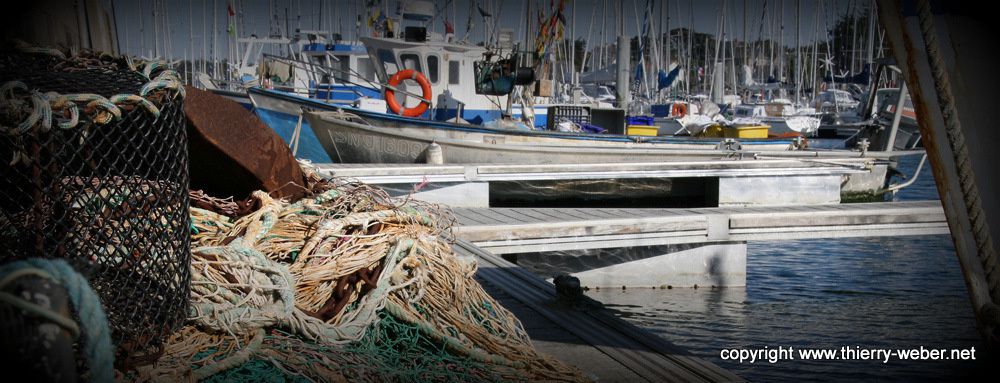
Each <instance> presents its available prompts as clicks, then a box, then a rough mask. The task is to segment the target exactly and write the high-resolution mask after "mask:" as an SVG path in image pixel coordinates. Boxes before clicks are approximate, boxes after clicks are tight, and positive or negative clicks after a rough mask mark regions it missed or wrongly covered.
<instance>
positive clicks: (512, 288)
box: [453, 240, 744, 383]
mask: <svg viewBox="0 0 1000 383" xmlns="http://www.w3.org/2000/svg"><path fill="white" fill-rule="evenodd" d="M453 248H454V250H455V252H456V253H457V254H458V255H460V256H472V257H475V259H476V260H477V261H478V262H479V271H478V272H477V273H476V279H477V280H478V281H479V282H480V283H481V284H482V285H483V286H484V287H485V288H486V290H487V292H489V293H490V295H491V296H493V297H494V298H495V299H497V300H498V301H500V303H501V304H503V306H504V307H506V308H508V309H509V310H511V312H513V313H514V315H516V316H517V317H518V318H519V319H520V320H521V323H522V324H523V325H524V328H525V330H526V331H527V332H528V335H530V336H531V339H532V343H533V344H534V345H535V347H536V348H538V349H539V351H541V352H543V353H546V354H548V355H551V356H553V357H555V358H556V359H559V360H561V361H563V362H565V363H568V364H570V365H573V366H576V367H577V368H579V369H581V370H582V371H583V372H584V373H585V374H586V375H587V376H589V377H591V378H592V379H594V380H596V381H599V382H630V383H633V382H742V381H744V380H743V379H742V378H740V377H739V376H736V375H735V374H733V373H732V372H729V371H726V370H724V369H722V368H720V367H718V366H716V365H715V364H712V363H710V362H708V361H705V360H702V359H699V358H696V357H693V356H691V354H690V353H689V352H687V351H684V350H682V349H681V348H679V347H677V346H675V345H673V344H671V343H669V342H667V341H666V340H664V339H662V338H660V337H658V336H656V335H654V334H652V333H649V332H648V331H646V330H643V329H640V328H638V327H635V326H632V325H630V324H628V323H626V322H625V321H623V320H621V319H619V318H616V317H614V316H613V315H612V314H611V313H610V312H608V311H607V310H605V309H603V308H589V309H581V308H571V307H568V306H566V305H562V304H559V303H557V302H556V301H555V286H553V285H552V284H551V283H548V282H546V281H545V280H543V279H542V278H540V277H538V276H535V275H534V274H531V273H530V272H528V271H527V270H524V269H523V268H521V267H518V266H517V265H514V264H512V263H510V262H507V261H506V260H504V259H502V258H501V257H499V256H496V255H494V254H491V253H489V252H487V251H484V250H482V249H480V248H478V247H476V246H474V245H472V244H470V243H468V242H466V241H463V240H459V241H458V242H457V243H456V244H455V245H454V246H453ZM585 299H586V300H587V301H589V302H591V303H594V302H593V301H591V300H589V298H585Z"/></svg>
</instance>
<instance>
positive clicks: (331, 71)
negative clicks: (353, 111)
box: [263, 53, 381, 96]
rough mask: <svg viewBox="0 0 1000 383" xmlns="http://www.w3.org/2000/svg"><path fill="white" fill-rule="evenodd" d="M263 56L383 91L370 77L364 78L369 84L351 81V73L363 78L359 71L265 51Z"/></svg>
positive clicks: (341, 81)
mask: <svg viewBox="0 0 1000 383" xmlns="http://www.w3.org/2000/svg"><path fill="white" fill-rule="evenodd" d="M263 57H264V59H265V60H273V61H279V62H283V63H285V64H288V65H290V66H292V67H294V68H296V69H302V70H305V71H310V72H313V73H319V74H322V75H325V76H329V77H331V78H333V79H334V80H337V81H338V82H339V83H342V84H348V85H354V86H357V87H361V88H365V89H368V90H371V91H375V92H379V91H381V85H379V84H377V83H374V82H372V81H370V80H368V79H364V81H365V82H366V83H367V84H361V83H358V82H355V81H351V79H350V75H351V74H354V75H355V76H358V77H359V78H363V76H361V74H360V73H357V72H354V71H345V70H343V69H340V68H332V67H328V66H326V65H322V64H317V63H313V62H309V61H303V60H298V59H293V58H288V57H281V56H276V55H272V54H267V53H265V54H264V55H263ZM351 91H352V92H355V94H357V95H358V96H363V94H362V93H361V92H358V91H357V90H354V89H351Z"/></svg>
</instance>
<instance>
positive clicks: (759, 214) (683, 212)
mask: <svg viewBox="0 0 1000 383" xmlns="http://www.w3.org/2000/svg"><path fill="white" fill-rule="evenodd" d="M454 212H455V215H456V218H457V220H458V222H457V224H456V225H455V229H454V232H455V235H457V236H458V237H460V238H463V239H466V240H469V241H470V242H472V243H474V244H475V245H476V246H479V247H482V248H483V249H486V250H489V251H490V252H492V253H495V254H508V253H528V252H537V251H556V250H583V249H597V248H613V247H632V246H652V245H671V244H683V243H710V242H729V241H780V240H794V239H812V238H845V237H874V236H902V235H936V234H948V233H949V231H948V224H947V222H946V220H945V215H944V210H943V209H942V207H941V203H940V202H939V201H936V200H935V201H911V202H878V203H856V204H836V205H820V206H783V207H776V206H761V207H724V208H694V209H608V208H599V209H573V208H456V209H454Z"/></svg>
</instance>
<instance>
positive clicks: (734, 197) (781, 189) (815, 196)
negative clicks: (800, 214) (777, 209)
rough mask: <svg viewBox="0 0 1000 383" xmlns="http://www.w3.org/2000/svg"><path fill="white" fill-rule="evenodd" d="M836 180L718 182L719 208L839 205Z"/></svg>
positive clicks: (770, 178) (739, 179) (785, 178)
mask: <svg viewBox="0 0 1000 383" xmlns="http://www.w3.org/2000/svg"><path fill="white" fill-rule="evenodd" d="M840 182H841V177H840V176H795V177H789V176H763V177H728V178H719V206H720V207H725V206H767V205H772V206H780V205H817V204H836V203H840Z"/></svg>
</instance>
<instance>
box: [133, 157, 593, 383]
mask: <svg viewBox="0 0 1000 383" xmlns="http://www.w3.org/2000/svg"><path fill="white" fill-rule="evenodd" d="M310 178H312V182H311V186H310V187H309V193H308V196H306V197H304V198H302V199H300V200H298V201H294V202H288V201H282V200H277V199H272V198H271V197H269V196H268V195H267V194H266V193H263V192H255V193H254V194H253V195H252V196H251V198H250V199H248V200H246V201H239V202H234V201H232V200H220V199H215V198H211V197H208V196H205V195H204V194H201V193H197V192H195V193H192V208H191V217H192V227H191V232H192V264H191V278H192V280H191V313H190V315H189V319H188V323H187V325H186V326H185V327H183V328H182V329H181V330H180V331H178V332H177V333H175V334H174V335H172V336H171V337H170V338H169V339H168V340H167V341H166V342H165V345H164V348H163V350H162V355H160V357H159V358H158V360H157V361H156V362H155V363H153V364H150V365H146V366H139V367H132V368H129V369H127V370H125V371H119V374H120V375H119V378H124V379H129V380H137V381H193V380H208V381H236V380H238V381H351V382H358V381H372V382H385V381H406V382H411V381H456V382H458V381H461V382H477V381H539V380H543V381H581V380H586V379H585V378H584V377H583V376H582V375H581V374H580V373H579V372H578V371H577V370H575V369H573V368H572V367H568V366H566V365H564V364H562V363H560V362H558V361H556V360H554V359H552V358H550V357H547V356H544V355H541V354H539V353H538V352H537V351H536V350H535V349H534V348H533V346H532V345H531V341H530V339H529V338H528V335H527V334H526V332H525V331H524V328H523V327H522V326H521V324H520V322H519V321H518V320H517V318H515V317H514V316H513V315H512V314H511V313H510V312H509V311H507V310H506V309H504V308H503V307H501V306H500V305H499V304H498V303H497V302H496V301H495V300H494V299H493V298H491V297H490V296H489V295H487V294H486V292H485V291H484V290H483V288H482V287H481V286H480V285H479V284H478V283H476V282H475V281H474V280H473V274H474V273H475V272H476V263H475V261H474V260H471V259H462V258H459V257H456V255H455V254H454V253H453V252H452V250H451V246H450V244H449V242H448V240H447V238H449V235H448V233H447V230H448V228H449V227H450V225H451V223H452V222H453V219H451V218H450V214H448V213H447V212H446V211H444V210H441V209H440V208H438V207H436V206H434V205H429V204H421V203H419V202H415V201H410V200H402V201H399V200H394V199H392V198H389V197H388V196H387V195H386V194H385V193H384V192H382V191H381V190H379V189H375V188H372V187H369V186H365V185H362V184H356V183H347V182H343V181H336V180H333V181H324V180H320V179H319V178H318V177H316V176H315V175H311V176H310Z"/></svg>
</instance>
